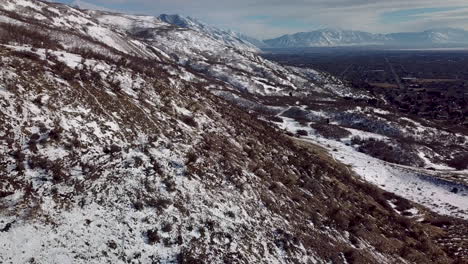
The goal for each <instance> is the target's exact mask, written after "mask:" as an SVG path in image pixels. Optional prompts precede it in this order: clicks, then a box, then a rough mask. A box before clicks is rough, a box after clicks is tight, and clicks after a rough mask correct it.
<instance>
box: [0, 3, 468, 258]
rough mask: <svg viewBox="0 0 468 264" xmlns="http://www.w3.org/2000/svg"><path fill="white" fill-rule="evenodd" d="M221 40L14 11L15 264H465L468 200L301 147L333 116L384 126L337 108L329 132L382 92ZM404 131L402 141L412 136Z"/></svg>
mask: <svg viewBox="0 0 468 264" xmlns="http://www.w3.org/2000/svg"><path fill="white" fill-rule="evenodd" d="M207 32H208V31H201V30H196V29H190V28H182V27H179V26H176V25H174V24H169V23H166V22H164V21H162V20H161V19H160V18H156V17H151V16H135V15H125V14H117V13H112V12H105V11H96V10H94V11H83V10H79V9H75V8H72V7H70V6H66V5H62V4H54V3H48V2H42V1H36V0H2V1H1V2H0V55H1V56H0V107H1V108H0V109H1V111H0V262H1V263H8V264H9V263H15V264H16V263H143V264H146V263H353V262H354V263H389V264H390V263H452V262H454V261H456V260H457V258H459V256H460V255H461V256H463V254H462V253H464V249H463V247H462V245H463V243H464V240H463V239H460V235H459V234H458V233H454V230H455V231H457V230H462V231H463V230H468V229H466V228H465V227H466V226H465V225H464V222H463V221H462V219H463V218H464V217H465V216H466V215H467V214H466V213H465V208H464V206H466V203H464V201H465V200H464V196H463V195H465V194H466V193H467V190H466V189H465V188H463V186H459V189H457V190H458V191H457V193H456V194H455V193H452V194H450V195H448V194H445V191H446V189H447V188H449V187H450V186H452V185H449V184H448V183H447V186H448V187H447V186H445V185H444V186H443V187H440V186H438V185H437V184H436V183H434V182H431V181H427V182H424V183H425V185H421V182H422V180H421V179H420V178H418V177H417V176H418V175H413V174H411V175H410V173H408V177H407V178H410V179H407V180H408V181H407V182H408V183H409V184H408V185H410V187H414V188H419V187H420V186H429V187H427V188H430V191H431V195H427V197H426V196H424V194H422V193H421V192H420V191H417V192H416V191H415V190H406V189H400V188H401V186H404V184H400V185H398V184H395V179H396V178H397V177H396V176H398V177H400V178H403V177H402V176H401V175H399V174H398V175H397V174H396V173H395V174H394V175H393V174H391V173H390V172H394V171H393V170H392V171H390V168H387V167H385V168H386V169H387V170H385V171H383V170H382V171H378V169H380V168H381V167H380V165H381V164H382V163H380V162H381V161H379V160H374V159H369V157H367V156H366V155H364V154H361V155H355V153H354V152H353V150H352V146H347V145H346V146H345V143H344V142H342V143H337V142H331V141H330V142H329V141H326V142H325V143H324V144H323V145H320V146H318V145H316V144H315V143H317V144H322V143H321V142H320V141H319V140H317V141H316V142H315V143H313V141H311V140H315V138H314V137H312V136H311V137H304V138H297V137H294V133H296V132H297V133H299V132H301V134H304V133H306V134H307V133H312V132H314V131H315V129H312V126H311V125H313V124H312V123H311V121H310V120H319V119H320V118H330V119H331V120H332V121H333V122H339V123H338V124H340V125H343V126H345V125H346V124H349V126H351V125H353V124H354V127H355V128H356V129H357V128H358V127H359V126H358V125H359V124H362V123H366V122H370V121H368V119H370V118H372V117H371V116H370V114H369V113H368V112H367V110H365V111H364V110H362V109H361V110H362V111H361V110H359V114H358V113H355V112H356V109H349V111H348V110H347V111H341V109H336V111H335V110H334V109H333V111H335V113H333V116H331V117H328V115H329V112H330V111H331V110H327V109H330V105H331V104H333V103H334V102H337V105H341V102H343V101H340V100H344V99H343V97H345V96H346V97H349V98H351V99H355V100H363V101H366V100H368V99H370V98H372V97H370V95H369V94H367V93H365V92H362V91H361V92H360V91H355V90H352V89H351V88H348V87H346V86H345V85H343V84H342V83H341V82H340V81H339V80H337V79H336V78H334V77H332V76H329V75H327V74H324V73H321V72H318V71H315V70H312V69H305V68H295V67H286V66H282V65H279V64H277V63H274V62H271V61H268V60H265V59H263V58H261V57H260V56H258V54H257V53H256V52H255V51H253V50H252V49H251V48H250V47H246V46H245V45H238V44H232V43H231V44H229V43H227V42H226V41H225V40H224V39H223V38H221V37H219V36H216V34H215V33H207ZM349 98H348V99H349ZM305 99H310V100H311V102H318V104H319V107H318V109H319V110H318V111H314V109H317V108H316V107H315V106H314V105H310V107H309V106H307V105H306V104H304V103H303V100H305ZM343 105H344V106H346V107H347V106H349V105H350V104H349V103H346V104H343ZM321 109H323V110H324V111H329V112H322V111H321ZM351 111H355V112H351ZM376 111H377V109H376ZM304 112H305V114H303V113H304ZM301 117H302V118H301ZM296 119H297V120H300V121H296ZM380 119H381V117H378V120H380ZM272 120H273V121H275V122H277V123H278V122H279V120H280V121H281V126H283V127H282V128H284V129H285V130H288V131H289V132H290V133H289V134H286V132H285V131H283V130H281V129H280V127H279V126H276V125H274V124H271V123H269V122H270V121H272ZM374 122H375V123H376V124H375V125H373V126H372V127H374V128H375V129H376V130H381V131H384V132H385V133H387V134H388V135H390V134H391V133H390V132H394V131H395V129H392V127H390V128H389V126H385V125H382V122H377V121H374ZM406 123H408V124H406ZM406 123H405V124H406V125H405V127H404V128H401V131H404V129H406V128H407V127H409V126H413V125H414V124H413V123H411V122H406ZM299 128H300V129H301V131H296V129H299ZM411 129H414V130H417V131H418V133H419V132H421V131H422V132H421V133H424V134H422V135H420V136H421V137H423V136H424V137H427V136H428V135H429V136H431V135H432V134H434V135H439V134H440V132H439V131H438V130H435V131H434V130H432V129H430V128H427V131H426V130H424V129H423V130H421V128H420V127H419V126H416V125H414V127H411ZM350 131H354V132H355V133H360V134H361V135H370V134H371V133H368V134H365V133H362V132H360V131H357V132H356V130H350ZM384 132H382V133H384ZM443 136H444V137H445V135H443ZM327 145H328V146H327ZM332 147H336V148H340V149H339V150H338V149H337V151H336V155H331V154H330V153H328V151H327V148H332ZM350 156H351V158H350ZM341 157H345V158H346V161H347V162H349V161H353V159H352V158H353V157H354V160H359V162H360V163H359V164H358V165H359V167H358V168H357V169H356V168H352V167H350V166H345V165H344V164H342V163H340V162H338V161H337V160H340V159H341ZM343 159H344V158H343ZM367 162H369V163H367ZM367 164H371V165H372V167H371V168H370V169H369V170H366V168H365V166H371V165H367ZM406 169H410V168H406ZM354 170H356V171H358V172H362V171H365V172H366V173H367V174H364V173H362V175H364V176H368V178H365V177H364V178H361V177H359V176H358V175H357V174H355V172H354ZM374 170H377V171H374ZM368 171H370V172H368ZM387 171H389V172H388V173H387ZM379 172H381V173H380V174H384V175H383V176H385V177H386V178H383V179H382V178H379V179H381V180H382V181H377V182H378V184H381V183H392V184H391V185H390V184H388V185H389V186H391V187H394V189H395V191H399V194H402V195H408V198H411V199H413V200H414V201H417V202H421V203H423V204H424V206H427V208H426V207H424V206H421V205H418V204H415V203H412V202H411V201H409V200H406V199H404V198H401V197H399V196H397V195H395V194H393V193H389V192H386V191H384V190H381V189H379V188H378V187H377V186H375V185H372V184H369V183H367V182H366V181H365V180H367V179H370V178H373V177H376V175H377V176H378V174H379ZM421 173H422V172H421ZM394 176H395V177H394ZM409 176H411V177H409ZM424 176H425V175H424ZM400 178H398V179H400ZM421 178H424V177H421ZM386 180H388V182H386ZM390 181H391V182H390ZM395 186H396V187H395ZM405 187H406V188H408V186H405ZM392 190H393V189H392ZM415 197H416V198H415ZM420 198H421V199H420ZM433 204H435V205H433ZM430 206H434V208H436V207H437V208H438V207H440V208H439V211H437V212H438V213H445V214H446V215H447V216H446V217H442V216H440V215H437V214H436V213H434V212H431V210H430V209H433V208H431V207H430ZM446 208H448V209H446ZM445 209H446V211H444V210H445ZM450 216H456V217H458V218H459V219H455V218H451V217H450ZM447 225H448V226H449V227H447ZM454 235H455V236H454ZM462 261H463V260H462Z"/></svg>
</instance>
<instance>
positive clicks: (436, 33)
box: [264, 28, 468, 48]
mask: <svg viewBox="0 0 468 264" xmlns="http://www.w3.org/2000/svg"><path fill="white" fill-rule="evenodd" d="M264 43H265V44H266V45H267V46H268V47H271V48H299V47H339V46H365V45H391V46H414V47H420V46H421V47H422V46H424V47H427V46H439V45H453V44H467V45H468V32H467V31H465V30H462V29H454V28H441V29H431V30H426V31H423V32H405V33H392V34H374V33H369V32H363V31H352V30H340V29H329V28H327V29H320V30H316V31H311V32H301V33H296V34H292V35H284V36H281V37H279V38H274V39H268V40H265V41H264Z"/></svg>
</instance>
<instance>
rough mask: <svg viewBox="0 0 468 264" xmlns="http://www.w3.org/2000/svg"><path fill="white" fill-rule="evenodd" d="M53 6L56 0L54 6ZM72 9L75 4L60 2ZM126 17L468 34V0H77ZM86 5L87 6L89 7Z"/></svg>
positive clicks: (268, 30) (257, 31)
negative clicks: (444, 29) (446, 30)
mask: <svg viewBox="0 0 468 264" xmlns="http://www.w3.org/2000/svg"><path fill="white" fill-rule="evenodd" d="M51 1H53V0H51ZM56 1H59V2H62V3H67V4H70V3H72V2H73V0H56ZM75 1H78V2H82V3H84V4H85V5H86V4H88V5H89V6H92V5H95V6H99V7H104V8H108V9H112V10H116V11H121V12H126V13H137V14H148V15H159V14H161V13H168V14H174V13H177V14H181V15H187V16H192V17H196V18H198V19H200V20H202V21H205V22H207V23H210V24H213V25H215V26H218V27H221V28H226V29H233V30H237V31H240V32H243V33H246V34H249V35H252V36H255V37H258V38H269V37H276V36H279V35H282V34H289V33H295V32H300V31H311V30H314V29H318V28H324V27H332V28H343V29H354V30H363V31H369V32H374V33H390V32H403V31H421V30H425V29H429V28H441V27H457V28H464V29H468V1H467V0H445V1H440V0H438V1H436V0H392V1H385V0H288V1H284V0H235V1H231V0H230V1H227V0H197V1H195V0H75ZM84 1H86V2H84Z"/></svg>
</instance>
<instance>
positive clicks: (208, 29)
mask: <svg viewBox="0 0 468 264" xmlns="http://www.w3.org/2000/svg"><path fill="white" fill-rule="evenodd" d="M159 19H161V20H162V21H164V22H166V23H169V24H172V25H176V26H179V27H182V28H189V29H192V30H195V31H198V32H201V33H205V34H207V35H209V36H212V37H214V38H215V39H217V40H221V41H223V42H224V43H225V44H226V45H228V46H233V47H237V48H242V49H245V50H250V51H252V52H258V51H259V50H258V46H257V45H259V46H260V45H261V44H262V41H260V40H256V39H254V38H252V37H248V36H244V35H243V34H240V33H237V32H234V31H230V30H229V31H227V30H222V29H219V28H216V27H214V26H211V25H208V24H206V23H203V22H201V21H199V20H198V19H195V18H192V17H183V16H181V15H167V14H162V15H160V16H159Z"/></svg>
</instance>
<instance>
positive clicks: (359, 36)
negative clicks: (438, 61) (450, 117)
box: [72, 0, 468, 51]
mask: <svg viewBox="0 0 468 264" xmlns="http://www.w3.org/2000/svg"><path fill="white" fill-rule="evenodd" d="M72 6H75V7H78V8H81V9H93V10H102V11H112V10H109V9H106V8H103V7H100V6H96V5H93V4H90V3H88V2H85V1H82V0H75V1H74V2H73V3H72ZM158 21H159V22H164V23H168V24H172V25H176V26H178V27H182V28H187V29H192V30H195V31H197V32H201V33H203V34H206V35H209V36H210V37H212V38H214V39H217V40H219V41H222V42H224V43H225V44H227V45H228V46H232V47H236V48H242V49H245V48H247V49H249V50H251V51H254V50H257V51H259V49H264V48H304V47H346V46H370V45H374V46H405V47H439V46H444V45H445V46H447V45H468V32H467V31H465V30H462V29H455V28H440V29H431V30H426V31H423V32H405V33H391V34H375V33H369V32H363V31H354V30H342V29H333V28H325V29H320V30H315V31H311V32H300V33H295V34H290V35H284V36H281V37H278V38H273V39H267V40H260V39H258V38H255V37H252V36H247V35H245V34H242V33H239V32H235V31H232V30H224V29H219V28H217V27H215V26H212V25H208V24H206V23H204V22H201V21H200V20H198V19H195V18H192V17H186V16H181V15H177V14H176V15H167V14H162V15H160V16H159V17H156V18H155V17H153V23H157V22H158Z"/></svg>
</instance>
